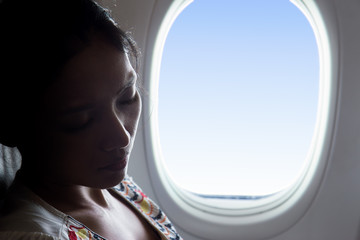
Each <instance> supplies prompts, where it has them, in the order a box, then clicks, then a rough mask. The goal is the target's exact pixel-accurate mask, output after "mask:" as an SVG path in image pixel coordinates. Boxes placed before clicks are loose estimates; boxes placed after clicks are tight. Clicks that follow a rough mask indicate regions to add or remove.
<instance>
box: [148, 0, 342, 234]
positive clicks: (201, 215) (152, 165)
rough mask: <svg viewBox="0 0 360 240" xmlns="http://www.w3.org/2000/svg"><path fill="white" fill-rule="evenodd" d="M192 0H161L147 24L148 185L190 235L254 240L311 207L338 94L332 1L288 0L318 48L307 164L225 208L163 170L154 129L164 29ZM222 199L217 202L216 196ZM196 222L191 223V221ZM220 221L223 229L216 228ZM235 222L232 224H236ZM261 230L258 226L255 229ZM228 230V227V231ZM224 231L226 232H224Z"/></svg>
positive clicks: (279, 228) (329, 140)
mask: <svg viewBox="0 0 360 240" xmlns="http://www.w3.org/2000/svg"><path fill="white" fill-rule="evenodd" d="M191 2H192V0H174V1H168V0H159V1H157V2H156V4H155V6H154V9H153V14H152V18H151V21H150V23H149V32H148V41H147V45H146V48H145V50H146V52H145V56H146V57H145V59H144V61H145V65H144V79H148V81H146V82H144V87H145V89H146V90H147V91H148V92H149V96H148V97H147V98H146V99H145V100H144V104H143V113H144V115H145V116H149V117H145V118H144V119H143V126H144V128H143V132H144V138H145V139H144V141H145V151H146V156H147V163H148V168H149V174H150V179H151V184H152V186H153V188H154V193H155V195H156V198H157V199H158V202H159V204H160V205H161V207H162V208H163V209H164V211H166V213H167V214H168V215H169V217H170V218H171V219H172V221H173V222H174V223H175V224H176V225H177V226H180V228H182V229H186V231H187V232H190V233H192V234H194V235H198V236H204V237H207V238H208V239H213V240H216V239H220V238H224V237H225V238H226V239H239V238H245V239H257V238H265V237H269V236H274V235H276V234H279V233H281V232H283V231H284V230H286V229H287V228H289V227H291V226H292V225H293V224H295V223H296V222H297V221H298V220H299V219H300V218H301V217H302V216H303V215H304V213H305V212H306V211H307V209H309V207H310V205H311V203H312V201H313V200H314V198H315V196H316V194H317V190H318V188H319V187H320V184H321V182H322V178H323V176H324V172H325V169H326V165H327V159H328V156H329V154H330V149H331V145H332V143H333V133H334V126H335V121H336V112H337V102H336V100H337V95H338V86H337V85H338V83H337V76H338V71H339V70H338V66H339V65H338V56H339V49H338V41H339V40H338V37H337V36H338V35H337V32H338V27H337V19H336V10H335V8H334V7H333V6H332V5H331V4H324V3H315V2H314V1H311V0H303V1H302V0H292V1H291V2H293V4H295V5H296V6H297V7H298V8H299V10H300V11H302V12H303V14H304V15H305V16H306V17H307V19H308V21H309V22H310V24H311V26H312V27H313V29H314V32H315V37H316V40H317V43H318V47H319V61H320V80H319V81H320V82H319V89H320V92H319V104H318V113H317V122H316V128H315V133H314V138H313V144H312V145H311V149H310V151H309V152H310V154H309V156H308V157H309V159H310V161H308V163H309V164H308V165H307V167H306V169H304V171H303V174H302V176H301V177H300V178H299V180H298V181H297V182H296V183H295V184H294V185H293V186H292V187H291V188H289V189H288V190H286V191H283V192H281V193H279V194H275V195H273V196H271V197H268V198H265V199H263V200H260V201H257V202H256V203H254V202H252V203H250V205H249V202H246V201H241V203H240V204H238V205H237V206H232V207H228V208H226V207H223V206H221V204H220V205H218V207H216V206H215V205H214V203H209V201H205V202H204V199H203V198H200V197H196V196H194V195H191V194H188V193H186V192H184V191H182V190H181V189H180V188H179V187H177V186H176V184H174V182H173V181H172V179H171V177H170V176H169V175H168V174H167V173H166V171H167V170H166V164H165V163H164V159H163V157H162V155H161V149H160V143H159V129H158V119H157V117H158V110H157V106H158V84H159V73H160V64H161V56H162V52H163V46H164V43H165V41H166V37H167V33H168V31H169V30H170V28H171V26H172V24H173V22H174V20H175V19H176V18H177V16H178V15H179V14H180V13H181V12H182V11H183V10H184V9H185V8H186V7H187V6H188V5H189V4H190V3H191ZM220 202H221V201H220ZM194 222H196V223H197V224H196V225H194V224H193V223H194ZM219 226H221V227H222V228H223V229H224V230H225V231H218V230H217V229H218V227H219ZM234 227H235V228H234ZM259 229H261V231H259ZM226 230H228V231H226ZM224 233H225V234H228V235H226V236H224Z"/></svg>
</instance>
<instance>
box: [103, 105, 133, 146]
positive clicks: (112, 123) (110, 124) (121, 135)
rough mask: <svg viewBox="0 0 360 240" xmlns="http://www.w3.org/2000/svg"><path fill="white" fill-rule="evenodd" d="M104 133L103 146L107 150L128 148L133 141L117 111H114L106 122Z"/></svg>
mask: <svg viewBox="0 0 360 240" xmlns="http://www.w3.org/2000/svg"><path fill="white" fill-rule="evenodd" d="M103 134H104V138H103V141H102V143H101V148H102V150H104V151H106V152H111V151H114V150H120V149H126V148H127V147H128V146H129V145H130V143H131V135H130V133H129V131H128V130H127V129H126V127H125V124H124V121H122V120H121V118H120V117H119V116H117V114H116V112H113V113H112V114H111V115H110V116H109V117H108V120H107V121H105V122H104V129H103Z"/></svg>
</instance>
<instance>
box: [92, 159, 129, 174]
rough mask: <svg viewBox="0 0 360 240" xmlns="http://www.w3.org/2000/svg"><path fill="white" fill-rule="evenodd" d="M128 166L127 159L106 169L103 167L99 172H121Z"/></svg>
mask: <svg viewBox="0 0 360 240" xmlns="http://www.w3.org/2000/svg"><path fill="white" fill-rule="evenodd" d="M126 166H127V159H126V158H124V159H121V160H117V161H115V162H113V163H111V164H109V165H107V166H105V167H101V168H99V170H105V171H111V172H117V171H121V170H123V169H125V168H126Z"/></svg>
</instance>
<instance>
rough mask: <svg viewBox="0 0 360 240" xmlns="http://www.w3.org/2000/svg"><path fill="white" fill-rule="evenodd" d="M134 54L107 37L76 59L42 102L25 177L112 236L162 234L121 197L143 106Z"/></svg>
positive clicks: (45, 194) (56, 203)
mask: <svg viewBox="0 0 360 240" xmlns="http://www.w3.org/2000/svg"><path fill="white" fill-rule="evenodd" d="M136 77H137V75H136V73H135V71H134V69H133V67H132V66H131V64H130V62H129V59H128V56H127V54H125V53H123V52H121V51H119V50H118V49H117V48H115V47H114V46H112V45H111V44H109V43H108V42H107V41H106V40H104V39H102V38H101V37H100V36H96V35H95V36H93V38H92V40H91V42H90V44H89V46H86V48H85V49H84V50H83V51H81V52H80V53H79V54H77V55H76V56H74V57H73V58H71V59H70V61H69V62H68V63H67V64H66V65H65V67H64V69H63V70H62V72H61V74H60V76H59V77H58V78H57V80H56V81H55V82H54V84H52V85H51V86H50V87H49V88H48V89H47V90H46V93H45V95H44V98H43V101H42V104H40V105H39V107H36V106H34V112H36V113H37V114H34V116H31V118H32V119H35V121H32V122H34V126H33V129H34V130H33V131H32V132H33V134H32V135H33V136H31V139H35V140H32V142H31V143H30V142H28V143H27V144H28V145H30V146H31V148H27V149H31V151H29V150H27V151H26V150H25V149H24V151H23V161H24V165H23V167H22V169H21V174H22V180H23V181H24V183H25V184H27V185H28V186H29V187H30V188H31V189H32V190H33V191H34V192H35V193H37V194H38V195H39V196H40V197H41V198H43V199H44V200H45V201H46V202H48V203H49V204H50V205H52V206H54V207H55V208H57V209H59V210H60V211H62V212H64V213H66V214H68V215H70V216H72V217H74V218H75V219H77V220H78V221H80V222H82V223H83V224H85V225H86V226H87V227H89V228H90V229H92V230H93V231H95V232H96V233H98V234H100V235H102V236H103V237H105V238H107V239H109V240H119V239H126V240H132V239H138V240H140V239H141V240H143V239H157V238H156V236H155V234H154V232H153V230H152V229H151V228H150V226H149V225H148V224H147V223H145V222H144V220H141V218H139V217H138V215H137V213H136V212H135V211H134V210H133V209H131V207H129V206H128V205H127V203H126V202H124V201H123V200H122V199H121V198H120V199H119V198H118V197H117V196H115V195H113V193H112V192H111V191H108V190H106V189H107V188H111V187H113V186H115V185H117V184H119V183H120V181H121V180H122V179H123V178H124V176H125V174H126V171H127V166H128V161H129V156H130V152H131V150H132V148H133V143H134V138H135V134H136V130H137V125H138V121H139V117H140V112H141V99H140V96H139V93H138V91H137V86H136Z"/></svg>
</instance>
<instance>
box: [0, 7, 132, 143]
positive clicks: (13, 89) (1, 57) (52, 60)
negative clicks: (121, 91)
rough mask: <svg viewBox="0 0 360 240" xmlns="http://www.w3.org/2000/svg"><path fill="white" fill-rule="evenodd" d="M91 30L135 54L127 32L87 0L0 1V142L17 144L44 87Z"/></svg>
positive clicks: (89, 37)
mask: <svg viewBox="0 0 360 240" xmlns="http://www.w3.org/2000/svg"><path fill="white" fill-rule="evenodd" d="M94 34H100V35H101V37H102V38H103V39H104V40H106V41H107V42H109V43H110V44H112V45H114V46H115V47H116V48H118V49H119V50H120V51H122V52H126V53H128V54H129V55H130V56H132V57H133V59H135V62H136V66H134V68H135V69H136V70H137V57H138V51H137V48H136V45H135V42H134V41H133V40H132V38H131V37H130V36H129V35H128V34H127V33H125V32H124V31H122V30H121V29H120V28H119V27H118V25H117V24H116V23H115V22H114V20H113V19H112V18H111V17H110V14H109V11H108V10H106V9H104V8H102V7H100V6H99V5H98V4H97V3H95V2H94V1H92V0H33V1H32V0H31V1H30V0H4V1H3V2H2V3H1V4H0V104H1V109H2V110H1V112H2V113H1V115H0V142H1V143H3V144H5V145H8V146H16V145H17V142H16V141H17V140H16V138H17V136H18V134H17V132H19V131H23V129H22V128H21V125H22V122H24V121H27V120H28V119H29V118H31V114H32V109H33V108H34V107H36V104H37V101H38V100H39V99H38V98H40V97H41V96H42V94H43V92H44V90H45V89H46V88H47V87H48V86H50V85H51V83H52V82H53V81H54V79H56V77H57V76H58V74H59V73H60V72H61V70H62V68H63V67H64V65H65V64H66V63H67V62H68V61H69V60H70V59H71V58H72V57H73V56H75V55H76V54H77V53H79V52H81V51H82V50H83V49H84V48H86V46H87V45H88V44H89V43H90V42H91V40H92V36H94Z"/></svg>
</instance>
